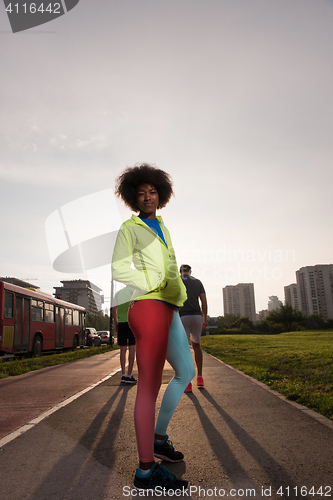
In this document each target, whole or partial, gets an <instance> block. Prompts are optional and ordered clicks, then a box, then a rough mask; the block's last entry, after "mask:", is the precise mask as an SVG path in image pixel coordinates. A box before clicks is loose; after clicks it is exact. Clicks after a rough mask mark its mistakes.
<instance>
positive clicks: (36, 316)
mask: <svg viewBox="0 0 333 500" xmlns="http://www.w3.org/2000/svg"><path fill="white" fill-rule="evenodd" d="M43 312H44V311H43V301H41V300H34V299H32V301H31V321H43Z"/></svg>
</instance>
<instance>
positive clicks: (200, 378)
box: [197, 377, 205, 389]
mask: <svg viewBox="0 0 333 500" xmlns="http://www.w3.org/2000/svg"><path fill="white" fill-rule="evenodd" d="M197 386H198V387H199V389H202V388H203V387H205V384H204V380H203V378H202V377H197Z"/></svg>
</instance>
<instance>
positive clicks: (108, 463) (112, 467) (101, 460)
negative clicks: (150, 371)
mask: <svg viewBox="0 0 333 500" xmlns="http://www.w3.org/2000/svg"><path fill="white" fill-rule="evenodd" d="M104 356H105V355H104V354H103V355H100V356H96V357H95V360H92V361H90V360H82V361H84V362H83V363H82V369H81V370H80V371H79V372H78V373H77V374H76V375H77V376H76V378H79V379H81V376H82V372H83V373H85V374H86V375H87V377H88V379H89V377H90V375H89V370H87V368H86V363H87V361H89V362H90V363H93V365H94V364H95V365H96V366H97V367H98V366H99V365H102V364H103V363H102V362H104V361H105V365H106V366H107V370H106V371H107V372H110V373H112V370H113V367H112V363H113V362H114V363H115V368H117V364H118V363H117V360H118V362H119V358H116V357H115V358H114V359H113V360H109V361H107V360H103V359H102V357H104ZM99 357H100V358H101V360H100V361H99V360H98V358H99ZM76 363H79V362H76ZM108 363H109V364H108ZM93 365H92V369H93V370H94V369H95V368H93ZM97 369H99V368H97ZM71 373H72V374H73V373H74V372H71ZM110 373H109V374H110ZM172 375H173V373H172V370H171V369H170V367H169V366H168V365H166V366H165V370H164V373H163V383H162V387H161V391H160V394H159V396H158V405H157V406H159V404H160V402H161V399H162V396H163V392H164V390H165V388H166V386H167V383H168V382H169V380H170V379H171V377H172ZM134 376H135V377H136V376H137V372H136V371H134ZM120 377H121V374H120V373H119V372H117V373H115V374H114V375H112V376H111V377H110V376H107V378H106V379H105V380H104V382H102V383H99V384H98V385H96V386H95V387H94V388H93V389H92V390H89V391H88V392H85V393H84V394H82V395H81V396H80V397H78V398H76V399H75V400H73V401H72V403H71V404H68V405H66V406H64V407H62V408H60V409H59V410H58V411H55V412H53V413H52V414H50V415H49V416H48V417H47V418H44V419H43V420H42V421H40V422H39V423H36V425H33V426H32V428H31V429H30V430H29V431H28V432H25V433H23V434H21V435H19V436H18V437H17V438H16V439H14V440H12V441H10V442H8V443H7V444H5V445H1V446H0V471H1V480H0V498H1V499H2V498H4V499H8V500H50V499H54V500H102V499H107V500H116V499H119V500H121V499H122V500H124V498H130V499H132V500H133V498H136V497H137V496H139V495H137V494H135V493H136V492H135V491H134V492H133V486H132V485H133V476H134V473H135V468H136V467H137V450H136V441H135V431H134V423H133V411H134V404H135V396H136V390H137V389H136V386H125V385H121V384H120ZM56 378H57V377H55V379H56ZM61 378H62V377H61ZM71 378H73V377H71ZM74 378H75V377H74ZM204 379H205V388H204V389H201V390H199V389H198V388H197V387H196V386H195V384H194V388H193V393H191V394H183V396H182V398H181V400H180V403H179V405H178V408H177V411H176V412H175V414H174V416H173V418H172V420H171V422H170V425H169V428H168V434H169V436H170V438H171V439H172V441H173V443H174V445H175V447H176V449H178V450H180V451H182V452H183V453H184V455H185V460H184V461H183V462H180V463H177V464H168V463H166V462H164V463H163V465H166V466H167V467H168V468H169V470H171V471H173V472H175V473H176V474H177V476H178V477H183V478H185V479H187V480H188V481H190V483H191V490H190V491H189V494H187V495H184V497H185V498H192V499H193V500H199V499H202V498H205V499H208V498H224V499H228V500H231V499H237V500H241V499H243V500H245V499H246V500H248V499H249V498H251V499H252V498H255V499H257V500H259V499H260V500H302V499H308V500H318V499H321V500H327V499H331V500H332V498H333V459H332V448H333V425H332V424H333V423H332V421H330V420H328V419H325V418H324V417H320V416H318V415H317V414H316V413H315V412H311V411H310V410H307V409H306V408H304V407H303V406H300V405H295V404H290V403H289V402H287V401H286V400H285V399H284V398H282V397H281V396H279V395H277V394H276V393H274V392H273V391H271V390H269V389H268V388H267V387H266V386H263V384H260V383H258V382H256V381H254V380H253V379H251V378H250V377H247V376H244V374H241V373H240V372H238V371H237V370H234V369H232V368H230V367H228V366H227V365H225V364H224V363H222V362H220V361H219V360H217V359H216V358H214V357H212V356H209V355H208V354H204ZM44 380H45V379H44ZM101 380H102V379H101ZM90 381H91V380H90ZM66 383H68V382H66ZM87 383H88V382H87ZM54 385H55V386H57V385H58V384H57V381H56V380H54ZM69 385H70V384H69ZM60 392H61V391H60ZM72 394H73V391H72ZM61 397H64V394H63V395H61V394H59V398H60V399H61ZM49 404H50V403H49ZM149 498H152V496H151V495H150V497H149ZM155 498H161V495H155Z"/></svg>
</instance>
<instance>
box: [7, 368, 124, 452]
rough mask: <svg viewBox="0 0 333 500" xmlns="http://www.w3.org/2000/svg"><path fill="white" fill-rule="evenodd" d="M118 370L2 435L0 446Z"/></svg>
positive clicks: (107, 378)
mask: <svg viewBox="0 0 333 500" xmlns="http://www.w3.org/2000/svg"><path fill="white" fill-rule="evenodd" d="M120 370H121V368H118V370H115V371H114V372H112V373H110V375H107V376H106V377H104V378H102V379H101V380H99V381H98V382H95V383H94V384H92V385H89V386H88V387H86V388H85V389H82V391H80V392H77V393H76V394H74V395H73V396H71V397H70V398H68V399H65V400H64V401H62V402H61V403H58V404H57V405H55V406H53V408H50V409H49V410H47V411H45V412H44V413H42V414H41V415H39V416H38V417H36V418H34V419H33V420H30V422H27V423H26V424H24V425H22V426H21V427H19V428H18V429H16V431H13V432H11V433H10V434H7V436H4V437H3V438H2V439H0V448H2V447H3V446H4V445H5V444H7V443H10V441H13V440H14V439H16V438H17V437H18V436H21V435H22V434H24V433H25V432H27V431H28V430H30V429H32V428H33V427H35V425H37V424H39V422H41V421H42V420H44V418H47V417H49V416H50V415H52V413H54V412H56V411H58V410H60V408H63V407H64V406H67V405H69V404H70V403H72V402H73V401H75V399H77V398H79V397H80V396H82V395H83V394H85V393H86V392H89V391H91V390H92V389H94V388H95V387H97V386H98V385H100V384H102V383H103V382H105V381H106V380H109V378H111V377H113V375H115V374H116V373H118V372H119V371H120Z"/></svg>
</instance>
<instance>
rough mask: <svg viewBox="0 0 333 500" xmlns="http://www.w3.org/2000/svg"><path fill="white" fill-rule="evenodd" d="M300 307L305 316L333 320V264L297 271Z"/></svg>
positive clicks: (302, 268)
mask: <svg viewBox="0 0 333 500" xmlns="http://www.w3.org/2000/svg"><path fill="white" fill-rule="evenodd" d="M296 282H297V292H298V298H299V306H300V309H301V311H302V313H303V314H304V316H309V315H310V314H321V315H322V317H323V318H324V319H325V320H326V319H328V318H333V264H316V265H315V266H306V267H301V268H300V269H299V270H298V271H296Z"/></svg>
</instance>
